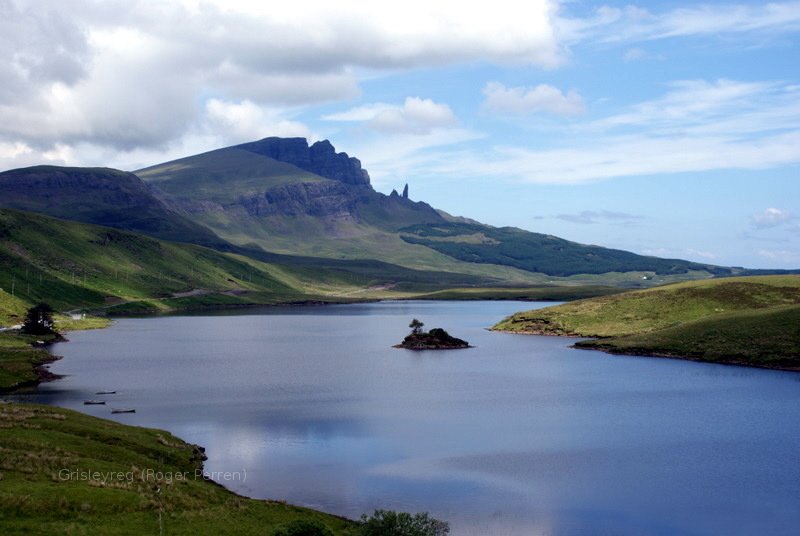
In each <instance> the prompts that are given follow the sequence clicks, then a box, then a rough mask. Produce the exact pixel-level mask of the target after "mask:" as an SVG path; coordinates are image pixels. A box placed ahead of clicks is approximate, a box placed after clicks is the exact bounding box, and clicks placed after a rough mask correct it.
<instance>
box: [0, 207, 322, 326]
mask: <svg viewBox="0 0 800 536" xmlns="http://www.w3.org/2000/svg"><path fill="white" fill-rule="evenodd" d="M282 274H283V270H282V269H281V268H280V267H276V266H273V265H271V264H267V263H263V262H258V261H253V260H251V259H244V258H242V257H239V256H236V255H231V254H225V253H220V252H217V251H214V250H211V249H207V248H203V247H200V246H193V245H188V244H176V243H171V242H163V241H159V240H155V239H152V238H148V237H145V236H142V235H137V234H134V233H129V232H125V231H119V230H115V229H109V228H105V227H97V226H93V225H86V224H79V223H74V222H66V221H62V220H55V219H53V218H49V217H45V216H40V215H34V214H29V213H24V212H17V211H10V210H0V288H2V289H3V290H4V291H5V292H6V293H8V292H9V291H10V290H11V289H12V287H13V288H14V294H15V298H16V299H17V300H18V301H17V302H16V303H17V305H18V304H19V301H22V302H25V303H28V304H30V303H34V302H37V301H47V302H49V303H51V305H53V306H54V307H55V308H57V309H63V308H78V307H80V308H97V307H105V306H109V305H113V304H114V303H119V302H122V301H145V302H148V303H149V304H150V305H151V306H152V307H153V308H155V309H168V308H169V307H170V305H171V304H170V302H171V300H172V299H173V298H174V297H175V296H176V295H177V296H180V295H181V293H186V292H190V291H193V290H195V291H198V294H200V295H202V296H207V295H208V294H214V295H219V296H220V299H222V300H223V301H228V302H230V303H238V302H242V303H244V302H247V301H248V300H250V301H252V300H255V301H256V302H257V303H276V302H286V301H292V300H296V299H304V298H306V297H307V296H305V295H304V291H303V290H298V289H296V288H293V287H292V286H291V284H290V283H287V282H286V281H285V280H282V279H285V278H283V275H282ZM200 295H198V296H197V298H198V299H199V298H200V297H201V296H200ZM2 297H3V295H0V298H2ZM181 299H184V300H185V298H181ZM3 303H10V302H9V301H8V299H7V298H4V299H2V300H0V312H2V310H3V309H2V304H3ZM17 314H18V312H17ZM0 320H8V319H7V318H0Z"/></svg>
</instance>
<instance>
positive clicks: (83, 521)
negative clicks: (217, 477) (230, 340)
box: [0, 404, 353, 536]
mask: <svg viewBox="0 0 800 536" xmlns="http://www.w3.org/2000/svg"><path fill="white" fill-rule="evenodd" d="M0 428H2V429H3V431H2V434H0V452H2V456H0V472H1V473H0V474H2V481H1V482H0V533H2V534H4V535H12V534H20V535H21V534H25V535H39V534H41V535H45V534H46V535H49V534H86V535H92V534H103V535H109V536H112V535H139V534H159V521H158V518H159V511H160V512H161V518H162V523H163V534H169V535H191V536H194V535H196V534H220V535H225V534H230V535H249V534H252V535H258V536H264V535H265V534H269V533H270V531H271V529H272V527H274V526H276V525H278V524H280V523H284V522H286V521H289V520H292V519H298V518H303V519H316V520H319V521H321V522H323V523H325V524H326V525H327V526H328V527H329V528H331V529H332V530H334V532H335V533H336V534H340V535H341V534H348V531H349V530H350V529H351V528H352V527H353V523H351V522H349V521H346V520H343V519H340V518H336V517H333V516H328V515H325V514H322V513H319V512H314V511H312V510H308V509H304V508H298V507H295V506H290V505H287V504H285V503H282V502H268V501H259V500H254V499H247V498H244V497H240V496H237V495H235V494H233V493H231V492H229V491H227V490H226V489H224V488H222V487H220V486H218V485H216V484H213V483H211V482H208V481H205V480H202V479H195V478H194V474H195V470H196V469H199V468H201V466H202V462H201V455H202V454H201V452H200V451H199V450H198V448H197V447H195V446H193V445H189V444H187V443H185V442H183V441H181V440H180V439H178V438H176V437H174V436H172V435H171V434H169V433H168V432H164V431H161V430H154V429H149V428H139V427H132V426H125V425H122V424H118V423H115V422H112V421H107V420H104V419H98V418H95V417H90V416H88V415H83V414H81V413H77V412H74V411H70V410H66V409H61V408H55V407H50V406H40V405H28V404H25V405H23V404H0ZM62 469H68V470H75V469H81V470H92V471H103V472H109V471H114V472H123V473H125V472H129V471H131V472H133V473H134V478H133V481H129V480H128V479H127V478H123V479H117V480H115V481H109V482H108V483H106V484H105V485H104V484H103V483H102V482H100V481H98V480H94V481H86V480H85V481H77V480H73V481H69V480H63V479H60V478H59V471H60V470H62ZM147 469H153V470H154V471H160V472H162V473H167V472H170V473H173V474H174V473H177V472H187V474H188V475H189V476H190V478H189V479H188V480H186V481H178V480H177V479H173V480H172V482H171V483H169V482H167V481H166V479H161V480H160V481H158V480H155V479H148V478H144V479H143V478H142V475H143V474H145V475H146V474H147V473H146V470H147ZM158 488H160V492H158V493H157V492H156V490H157V489H158Z"/></svg>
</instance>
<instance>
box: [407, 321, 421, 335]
mask: <svg viewBox="0 0 800 536" xmlns="http://www.w3.org/2000/svg"><path fill="white" fill-rule="evenodd" d="M424 325H425V324H423V323H422V322H420V321H419V320H417V319H416V318H415V319H414V320H412V321H411V323H410V324H409V325H408V327H410V328H411V334H412V335H419V334H420V333H422V327H423V326H424Z"/></svg>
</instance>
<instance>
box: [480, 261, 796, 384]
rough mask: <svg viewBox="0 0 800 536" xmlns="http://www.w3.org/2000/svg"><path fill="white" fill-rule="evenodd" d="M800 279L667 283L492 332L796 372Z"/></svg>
mask: <svg viewBox="0 0 800 536" xmlns="http://www.w3.org/2000/svg"><path fill="white" fill-rule="evenodd" d="M798 315H800V276H796V275H793V276H754V277H737V278H725V279H713V280H706V281H692V282H686V283H679V284H675V285H666V286H663V287H657V288H653V289H648V290H641V291H635V292H626V293H622V294H617V295H613V296H604V297H599V298H592V299H587V300H581V301H577V302H572V303H567V304H564V305H560V306H557V307H549V308H546V309H539V310H535V311H526V312H523V313H518V314H515V315H513V316H511V317H509V318H506V319H505V320H503V321H502V322H500V323H498V324H497V325H496V326H494V328H493V329H495V330H500V331H508V332H518V333H533V334H542V335H572V336H581V337H599V338H600V339H599V340H596V341H585V342H582V343H579V344H578V346H580V347H588V348H597V349H602V350H607V351H610V352H615V353H626V354H652V355H666V356H676V357H678V356H680V357H688V358H692V359H700V360H708V361H719V362H731V363H740V364H749V365H755V366H766V367H774V368H787V369H793V368H800V331H798V330H799V329H800V328H798V325H800V322H798V320H800V317H799V316H798Z"/></svg>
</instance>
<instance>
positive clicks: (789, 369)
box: [556, 335, 800, 373]
mask: <svg viewBox="0 0 800 536" xmlns="http://www.w3.org/2000/svg"><path fill="white" fill-rule="evenodd" d="M556 337H558V335H556ZM586 340H592V341H599V340H602V339H596V338H591V337H589V338H586ZM570 348H575V349H576V350H590V351H591V350H594V351H596V352H603V353H604V354H609V355H619V356H628V357H654V358H660V359H675V360H677V361H691V362H694V363H708V364H710V365H728V366H733V367H748V368H756V369H762V370H774V371H779V372H793V373H800V366H797V367H782V366H771V365H759V364H756V363H748V362H746V361H738V360H732V361H716V360H708V359H703V358H702V357H700V356H689V355H682V354H677V353H670V352H658V351H655V350H653V351H646V350H642V351H636V352H622V351H618V350H616V349H614V348H605V347H602V346H578V345H577V344H573V345H570Z"/></svg>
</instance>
